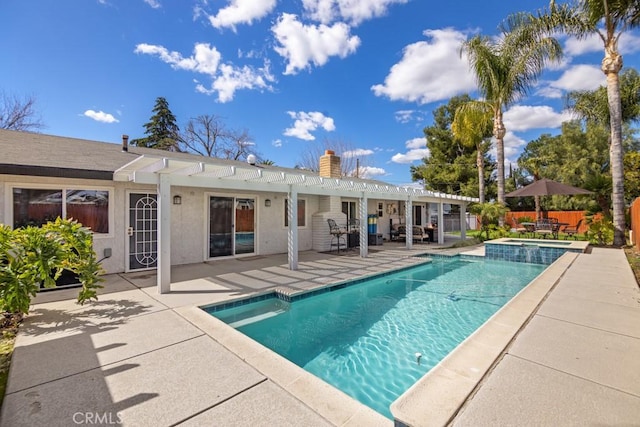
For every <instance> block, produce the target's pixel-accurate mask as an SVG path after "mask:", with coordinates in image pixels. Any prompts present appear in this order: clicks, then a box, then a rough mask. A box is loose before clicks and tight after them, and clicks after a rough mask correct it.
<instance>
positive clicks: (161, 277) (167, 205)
mask: <svg viewBox="0 0 640 427" xmlns="http://www.w3.org/2000/svg"><path fill="white" fill-rule="evenodd" d="M157 221H158V265H157V267H156V272H157V276H158V277H157V283H158V285H157V286H158V293H159V294H167V293H169V292H171V181H170V178H169V175H167V174H163V173H161V174H158V220H157Z"/></svg>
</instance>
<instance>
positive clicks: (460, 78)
mask: <svg viewBox="0 0 640 427" xmlns="http://www.w3.org/2000/svg"><path fill="white" fill-rule="evenodd" d="M424 35H425V36H426V37H427V38H429V39H430V40H429V41H421V42H417V43H413V44H410V45H408V46H406V47H405V48H404V55H403V57H402V59H401V60H400V62H398V63H397V64H395V65H394V66H393V67H391V71H390V72H389V74H388V75H387V77H386V78H385V81H384V84H378V85H375V86H372V87H371V90H373V92H374V93H375V94H376V96H386V97H388V98H389V99H391V100H394V101H397V100H402V101H410V102H418V103H420V104H426V103H429V102H433V101H439V100H444V99H449V98H451V97H452V96H454V95H457V94H460V93H465V92H470V91H473V90H474V89H475V87H476V86H475V80H474V77H473V74H472V73H471V72H470V71H469V64H468V62H467V59H466V57H462V58H461V57H460V46H461V44H462V42H463V41H465V40H466V35H465V34H464V33H462V32H460V31H456V30H453V29H451V28H447V29H442V30H426V31H425V32H424Z"/></svg>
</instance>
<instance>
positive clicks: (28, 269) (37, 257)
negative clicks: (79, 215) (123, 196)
mask: <svg viewBox="0 0 640 427" xmlns="http://www.w3.org/2000/svg"><path fill="white" fill-rule="evenodd" d="M64 270H68V271H71V272H73V273H74V274H75V275H76V276H77V277H78V279H79V280H80V283H81V284H82V289H81V290H80V292H79V294H78V303H79V304H84V303H85V302H86V301H88V300H91V299H97V290H98V289H99V288H101V286H100V285H99V282H101V281H102V280H103V279H102V278H101V277H99V275H100V274H101V273H102V272H103V270H102V267H101V266H100V263H99V262H98V261H97V260H96V256H95V253H94V252H93V235H92V234H91V232H90V231H89V230H88V229H87V228H85V227H83V226H82V225H81V224H79V223H78V222H77V221H73V220H63V219H60V218H58V219H57V220H55V221H54V222H48V223H47V224H45V225H43V226H42V227H33V226H29V227H25V228H18V229H15V230H12V229H11V228H9V227H8V226H6V225H1V224H0V309H1V310H2V311H4V312H9V313H24V314H26V313H28V312H29V306H30V304H31V299H32V298H33V297H35V295H36V293H37V292H38V290H39V289H40V286H41V285H42V286H44V287H46V288H53V287H55V286H56V280H57V279H58V278H59V277H60V275H61V274H62V272H63V271H64Z"/></svg>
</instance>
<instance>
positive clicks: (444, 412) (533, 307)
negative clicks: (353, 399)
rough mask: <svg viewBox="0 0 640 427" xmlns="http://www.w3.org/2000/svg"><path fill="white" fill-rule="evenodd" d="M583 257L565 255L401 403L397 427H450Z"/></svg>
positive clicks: (398, 401) (395, 405)
mask: <svg viewBox="0 0 640 427" xmlns="http://www.w3.org/2000/svg"><path fill="white" fill-rule="evenodd" d="M578 255H580V254H579V253H575V252H566V253H565V254H563V255H562V256H561V257H560V258H558V259H557V260H556V261H555V262H554V263H553V264H551V265H550V266H549V267H548V268H546V269H545V270H544V271H543V272H542V273H540V275H538V276H537V277H536V278H535V279H534V280H533V281H532V282H530V283H529V284H528V285H527V286H526V287H525V288H523V289H522V290H521V291H520V292H518V294H516V295H515V296H514V297H513V298H512V299H511V300H510V301H509V302H508V303H507V304H505V305H504V306H503V307H502V308H500V309H499V310H498V311H497V312H496V313H494V314H493V315H492V316H491V317H490V318H489V319H487V321H486V322H485V323H484V324H483V325H482V326H481V327H480V328H478V329H477V330H476V331H475V332H474V333H472V334H471V335H470V336H468V337H467V338H466V339H465V340H464V341H462V342H461V343H460V344H459V345H458V346H457V347H456V349H455V350H453V351H452V352H451V353H449V354H448V355H447V356H446V357H445V358H444V359H442V360H441V361H440V362H439V363H438V364H437V365H436V366H434V367H433V368H432V369H431V370H429V372H427V373H426V374H425V375H424V376H423V377H422V378H420V379H419V380H418V381H417V382H416V383H414V384H413V385H412V386H411V387H410V388H409V389H408V390H407V391H406V392H405V393H403V394H402V395H401V396H400V397H398V399H396V400H395V401H394V402H393V403H392V404H391V413H392V415H393V417H394V419H395V423H396V426H403V425H406V426H427V425H429V426H431V425H434V426H443V425H447V424H449V423H451V422H452V421H453V419H454V418H455V416H456V415H457V414H458V412H459V411H460V409H461V408H462V407H463V406H464V404H465V403H466V402H467V399H468V398H469V397H470V396H471V395H472V394H473V393H474V391H475V390H476V389H477V388H478V387H479V386H480V385H481V383H482V381H483V380H484V378H485V377H486V376H487V374H489V373H490V372H491V370H492V369H493V367H494V366H495V364H496V363H497V362H498V361H499V359H500V358H501V357H502V356H503V355H504V353H505V351H506V349H507V347H508V346H509V344H510V343H511V342H513V340H514V339H515V338H516V336H517V335H518V333H519V332H520V331H521V330H522V328H524V326H525V325H526V323H527V322H528V321H529V319H530V318H531V317H532V316H533V315H534V314H535V313H536V311H537V309H538V307H539V306H540V304H542V302H543V300H544V299H545V297H546V296H547V295H548V294H549V292H550V291H551V290H552V289H553V288H554V286H555V285H556V284H557V283H558V282H559V280H560V278H561V277H562V276H563V275H564V273H565V272H566V270H567V269H568V268H569V267H570V266H571V264H573V262H574V261H575V259H576V258H577V257H578ZM471 361H475V363H471Z"/></svg>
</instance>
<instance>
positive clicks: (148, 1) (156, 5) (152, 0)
mask: <svg viewBox="0 0 640 427" xmlns="http://www.w3.org/2000/svg"><path fill="white" fill-rule="evenodd" d="M144 2H145V3H146V4H148V5H149V6H151V7H152V8H154V9H158V8H160V6H161V5H160V2H159V1H158V0H144Z"/></svg>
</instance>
